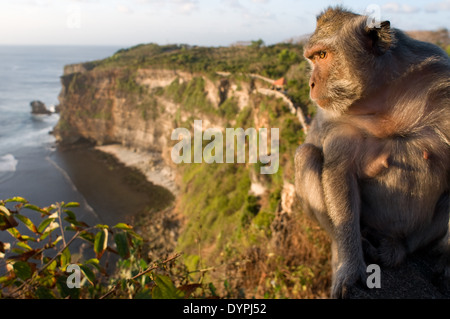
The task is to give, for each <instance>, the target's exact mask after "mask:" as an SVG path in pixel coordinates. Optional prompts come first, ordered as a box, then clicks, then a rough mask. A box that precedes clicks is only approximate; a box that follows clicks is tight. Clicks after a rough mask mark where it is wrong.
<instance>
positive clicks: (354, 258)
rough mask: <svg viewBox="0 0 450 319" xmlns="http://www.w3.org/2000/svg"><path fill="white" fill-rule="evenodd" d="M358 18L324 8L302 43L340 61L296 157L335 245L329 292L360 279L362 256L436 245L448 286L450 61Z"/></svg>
mask: <svg viewBox="0 0 450 319" xmlns="http://www.w3.org/2000/svg"><path fill="white" fill-rule="evenodd" d="M365 21H367V19H366V17H364V16H360V15H356V14H353V13H350V12H348V11H346V10H343V9H342V8H335V9H333V8H329V9H328V10H326V11H324V12H323V13H322V14H321V15H320V16H319V17H318V25H317V29H316V32H315V33H314V34H313V35H312V37H311V39H310V42H309V43H308V44H307V46H306V48H305V51H306V50H308V49H310V48H313V47H314V46H316V45H318V44H321V45H324V46H326V47H327V48H330V50H333V52H334V57H335V60H337V61H339V63H337V64H336V65H332V72H331V73H330V76H329V78H328V79H326V81H327V82H326V83H322V85H325V86H326V88H327V93H328V94H329V96H328V97H329V98H330V100H332V103H331V106H330V107H327V108H326V109H322V108H318V113H317V115H316V117H315V118H314V120H313V123H312V125H311V128H310V130H309V133H308V136H307V138H306V140H305V143H304V144H303V145H301V146H300V147H299V148H298V150H297V152H296V155H295V170H296V172H295V187H296V192H297V194H298V196H299V198H300V200H301V203H302V206H303V211H304V212H305V213H306V214H308V215H309V216H311V217H312V218H314V219H315V220H317V221H318V223H319V224H320V225H321V226H322V227H323V228H324V229H325V230H326V231H327V232H328V234H329V235H330V237H331V240H332V243H333V244H332V255H333V257H332V259H333V260H332V265H333V280H332V292H331V296H332V297H335V298H336V297H345V293H346V287H348V286H349V285H352V284H353V283H355V282H356V281H358V280H363V282H365V275H366V273H365V270H366V265H365V258H366V259H367V258H369V259H371V260H373V261H375V262H376V263H379V264H380V265H381V266H382V267H383V266H387V267H393V266H398V265H401V263H402V261H403V260H404V258H405V256H407V255H408V254H411V253H413V252H415V251H417V250H418V249H423V248H430V247H433V248H434V247H438V248H439V249H440V251H441V252H444V253H443V257H442V260H443V262H444V263H445V264H444V265H443V267H445V270H444V273H445V275H446V277H444V280H445V281H447V282H445V283H446V284H450V248H449V215H450V208H449V185H450V144H449V141H450V61H449V58H448V56H447V54H446V53H445V52H444V51H443V50H441V49H440V48H438V47H436V46H434V45H431V44H428V43H424V42H420V41H416V40H413V39H411V38H409V37H408V36H406V35H405V34H404V33H403V32H401V31H399V30H397V29H391V28H390V26H389V24H388V23H383V24H382V28H381V29H377V30H368V29H367V27H366V26H365ZM377 34H378V35H377ZM368 38H369V40H368ZM370 38H372V39H370ZM367 43H369V45H367ZM375 46H376V48H374V47H375ZM338 71H339V72H338ZM338 73H339V76H338V75H337V74H338ZM343 75H344V76H343ZM369 168H370V169H369ZM365 172H370V174H367V173H365ZM363 248H364V249H363Z"/></svg>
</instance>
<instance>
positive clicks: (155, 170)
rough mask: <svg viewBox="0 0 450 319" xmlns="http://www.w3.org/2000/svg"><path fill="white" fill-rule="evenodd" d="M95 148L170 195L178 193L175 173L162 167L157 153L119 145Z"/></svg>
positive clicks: (162, 164) (162, 163) (166, 167)
mask: <svg viewBox="0 0 450 319" xmlns="http://www.w3.org/2000/svg"><path fill="white" fill-rule="evenodd" d="M95 148H96V149H97V150H99V151H101V152H105V153H108V154H111V155H113V156H115V157H116V158H117V160H118V161H119V162H120V163H122V164H124V165H125V166H127V167H133V168H136V169H138V170H139V171H140V172H141V173H142V174H144V175H145V177H146V178H147V180H148V181H150V182H152V183H153V184H155V185H158V186H162V187H164V188H166V189H168V190H169V191H170V192H171V193H172V194H177V193H178V189H177V186H176V184H175V172H174V171H173V170H172V169H171V168H170V167H168V166H166V165H164V162H163V160H162V159H161V155H160V154H159V153H156V152H142V151H137V150H131V149H129V148H127V147H124V146H122V145H119V144H111V145H103V146H96V147H95Z"/></svg>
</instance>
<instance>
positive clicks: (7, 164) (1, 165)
mask: <svg viewBox="0 0 450 319" xmlns="http://www.w3.org/2000/svg"><path fill="white" fill-rule="evenodd" d="M18 162H19V161H18V160H17V159H16V158H15V157H14V155H12V154H6V155H3V156H0V172H15V171H16V167H17V163H18Z"/></svg>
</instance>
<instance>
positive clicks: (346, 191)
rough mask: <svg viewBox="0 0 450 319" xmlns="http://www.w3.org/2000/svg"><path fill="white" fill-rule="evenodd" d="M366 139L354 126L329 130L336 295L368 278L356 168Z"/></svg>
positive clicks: (327, 192) (328, 199)
mask: <svg viewBox="0 0 450 319" xmlns="http://www.w3.org/2000/svg"><path fill="white" fill-rule="evenodd" d="M362 139H363V137H362V136H361V134H360V132H358V131H357V130H354V129H353V128H352V127H342V126H339V127H336V128H335V129H334V130H331V131H329V134H328V135H327V138H326V139H325V140H324V146H323V154H324V165H323V173H322V183H323V192H324V198H325V205H326V209H327V212H328V218H329V220H330V221H331V232H330V235H331V238H332V241H333V245H334V250H333V251H332V253H333V254H334V256H333V262H334V263H335V265H336V269H334V270H335V271H334V278H333V284H332V297H334V298H337V297H345V294H346V288H347V287H348V286H349V285H352V284H354V283H355V282H356V281H358V280H359V279H364V278H365V270H366V269H365V268H366V267H365V262H364V258H363V251H362V241H361V231H360V209H361V203H360V191H359V187H358V179H357V169H356V168H355V166H357V165H355V164H357V163H356V159H357V155H358V154H359V152H360V149H359V148H360V147H361V145H362V144H363V140H362Z"/></svg>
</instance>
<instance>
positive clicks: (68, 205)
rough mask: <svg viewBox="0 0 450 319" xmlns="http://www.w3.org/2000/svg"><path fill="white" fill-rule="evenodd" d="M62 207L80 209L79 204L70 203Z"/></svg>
mask: <svg viewBox="0 0 450 319" xmlns="http://www.w3.org/2000/svg"><path fill="white" fill-rule="evenodd" d="M63 207H80V203H77V202H70V203H67V204H64V205H63Z"/></svg>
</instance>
